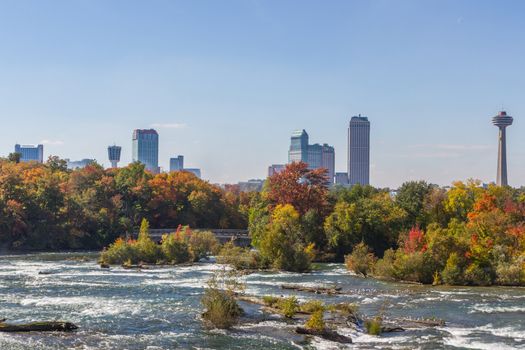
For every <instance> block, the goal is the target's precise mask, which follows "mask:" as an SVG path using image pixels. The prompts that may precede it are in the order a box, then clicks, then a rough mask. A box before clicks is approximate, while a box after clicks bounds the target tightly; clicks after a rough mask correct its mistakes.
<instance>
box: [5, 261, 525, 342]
mask: <svg viewBox="0 0 525 350" xmlns="http://www.w3.org/2000/svg"><path fill="white" fill-rule="evenodd" d="M84 255H86V254H75V253H68V254H59V253H51V254H31V255H25V256H23V255H16V256H13V255H10V256H8V257H6V256H0V265H1V266H2V269H1V270H0V316H2V317H7V318H9V320H11V321H17V322H30V321H32V320H36V319H46V320H52V319H66V318H67V319H68V321H71V322H73V323H75V324H77V325H78V326H79V327H80V329H79V330H78V331H76V332H74V333H72V334H67V335H60V336H57V335H49V334H25V335H17V334H2V335H0V348H2V349H54V348H88V347H91V348H105V349H120V348H123V347H125V348H128V349H144V348H146V347H147V346H152V347H154V348H156V349H157V348H158V349H171V348H176V347H181V348H191V347H201V348H223V349H245V348H254V349H292V348H297V346H299V347H302V348H305V349H315V348H319V349H320V348H323V349H324V348H337V346H339V345H337V344H335V343H332V342H327V341H324V340H320V339H318V338H314V339H313V341H312V342H311V343H304V337H303V336H299V335H294V336H291V334H292V332H293V330H294V326H293V325H289V324H287V323H286V322H282V321H280V320H278V319H276V318H274V317H268V318H267V319H265V320H262V317H264V315H262V314H260V313H258V312H257V311H255V310H256V309H257V308H256V307H254V306H250V305H249V304H243V305H242V306H243V308H244V309H245V310H246V311H247V322H243V323H242V324H241V325H240V326H238V327H234V329H233V330H231V331H226V332H225V331H217V330H208V329H206V328H204V327H203V325H202V322H201V320H200V313H201V312H202V306H201V305H200V297H201V295H202V293H203V290H204V287H205V285H206V280H207V279H208V278H209V277H210V276H211V274H212V273H213V271H215V270H217V269H220V268H221V266H218V265H215V264H196V265H193V266H185V267H177V266H176V267H167V268H161V267H159V268H155V267H153V268H150V269H148V270H143V271H135V270H126V269H123V268H121V267H112V268H111V269H110V270H106V269H100V267H99V266H98V265H97V263H96V256H97V254H96V253H91V254H87V256H88V257H89V258H90V259H91V260H89V261H77V260H76V259H75V257H78V256H84ZM40 271H47V272H49V274H39V272H40ZM242 278H243V280H244V281H245V282H246V286H247V290H246V293H248V294H253V295H259V296H262V295H276V296H280V295H284V296H287V295H294V294H295V295H297V296H298V298H299V299H300V300H302V301H306V300H312V299H320V300H322V301H324V302H326V303H336V302H351V303H356V304H358V305H359V306H360V310H361V312H362V313H363V314H364V315H367V316H373V315H376V314H377V313H378V312H379V311H380V310H381V309H384V310H385V314H386V315H387V316H389V317H392V318H405V317H408V318H432V317H435V318H439V319H443V320H445V321H446V326H445V327H438V328H433V329H408V330H407V331H405V332H401V333H392V334H385V335H382V336H380V337H374V336H370V335H365V334H364V333H362V332H356V331H355V330H353V329H351V328H348V329H343V331H342V332H343V334H344V335H348V336H350V337H352V339H353V342H354V344H353V345H351V348H352V349H369V348H372V347H374V346H375V347H381V348H389V347H406V348H414V347H416V346H423V347H427V348H454V347H471V348H491V349H495V348H498V349H505V348H507V349H512V348H519V347H523V346H525V320H524V319H523V317H522V316H523V313H524V312H525V307H524V306H523V305H524V304H525V292H524V290H523V289H522V288H512V287H445V286H439V287H428V286H417V285H405V284H399V283H391V282H384V281H377V280H374V279H363V278H359V277H354V276H352V275H350V274H349V273H348V272H347V271H346V269H345V268H344V266H343V265H342V264H321V265H316V266H315V269H314V271H313V272H312V273H308V274H297V273H281V272H256V273H252V274H249V275H246V276H243V277H242ZM282 284H293V285H302V286H310V287H315V286H319V285H335V286H338V287H341V289H342V290H343V291H345V293H344V294H341V295H339V294H336V295H318V294H313V293H308V292H297V291H290V290H283V289H281V288H280V285H282Z"/></svg>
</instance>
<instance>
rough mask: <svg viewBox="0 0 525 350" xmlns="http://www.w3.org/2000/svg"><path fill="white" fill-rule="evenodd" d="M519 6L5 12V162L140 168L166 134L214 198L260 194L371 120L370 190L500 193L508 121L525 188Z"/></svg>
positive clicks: (178, 6) (205, 6) (296, 4)
mask: <svg viewBox="0 0 525 350" xmlns="http://www.w3.org/2000/svg"><path fill="white" fill-rule="evenodd" d="M524 14H525V3H524V2H521V1H499V2H498V1H485V2H479V1H461V2H457V1H435V2H431V1H427V2H420V1H396V2H393V1H330V2H321V1H282V0H280V1H255V0H253V1H242V0H239V1H234V0H231V1H220V2H219V1H155V2H138V1H101V0H100V1H99V0H90V1H74V2H71V1H65V0H64V1H49V2H42V1H36V0H35V1H29V0H28V1H0V120H1V121H2V123H1V125H2V128H1V137H0V155H1V156H6V155H7V154H8V153H10V152H13V150H14V145H15V143H22V144H37V143H44V144H45V157H46V158H47V156H49V155H50V154H56V155H59V156H60V157H62V158H70V159H72V160H77V159H81V158H95V159H97V160H98V161H99V162H100V163H102V164H104V165H106V166H108V165H109V161H108V159H107V146H108V145H112V144H114V143H115V144H117V145H120V146H122V158H121V159H122V160H121V162H120V163H119V165H120V166H123V165H125V164H127V163H128V162H130V161H131V135H132V132H133V129H137V128H155V129H156V130H157V131H158V132H159V151H160V152H159V163H160V165H161V166H162V167H163V168H164V169H169V158H170V157H175V156H176V155H178V154H182V155H184V157H185V159H184V160H185V166H187V167H196V168H201V169H202V173H203V178H205V179H209V180H210V181H211V182H219V183H232V182H237V181H243V180H247V179H250V178H264V177H265V176H266V172H267V167H268V165H270V164H276V163H285V162H286V160H287V152H288V147H289V142H290V135H291V133H292V132H293V131H294V130H296V129H305V130H306V131H307V132H308V134H309V135H310V140H311V143H328V144H330V145H332V146H334V147H335V156H336V170H337V171H345V169H346V159H347V144H346V142H347V138H346V135H347V134H346V133H347V127H348V122H349V120H350V117H352V116H354V115H357V114H359V113H360V114H362V115H363V116H367V117H368V118H369V120H370V122H371V164H372V166H371V170H370V181H371V184H372V185H374V186H379V187H384V186H389V187H397V186H399V185H400V184H401V183H402V182H404V181H407V180H417V179H424V180H427V181H429V182H432V183H437V184H440V185H448V184H450V183H451V181H453V180H465V179H467V178H471V177H473V178H479V179H481V180H482V181H484V182H492V181H495V179H496V159H497V135H498V131H497V128H496V127H494V126H493V125H492V123H491V118H492V117H493V116H495V115H496V114H497V113H498V112H499V111H500V110H501V109H504V110H506V111H507V112H508V114H509V115H511V116H513V117H514V124H513V125H512V126H510V127H509V129H508V131H507V152H508V174H509V184H510V185H512V186H521V185H524V181H523V179H524V178H525V161H524V159H525V138H524V137H523V135H524V132H525V126H524V125H523V123H522V122H521V120H522V118H524V117H525V100H524V98H523V94H524V91H525V69H524V68H523V61H524V56H525V38H524V36H525V23H524V22H523V16H524Z"/></svg>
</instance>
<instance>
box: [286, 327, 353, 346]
mask: <svg viewBox="0 0 525 350" xmlns="http://www.w3.org/2000/svg"><path fill="white" fill-rule="evenodd" d="M295 332H296V333H299V334H308V335H315V336H317V337H321V338H323V339H326V340H330V341H333V342H337V343H342V344H351V343H352V338H350V337H347V336H345V335H342V334H339V333H337V332H335V331H332V330H329V329H324V330H322V331H319V330H314V329H308V328H304V327H297V328H296V329H295Z"/></svg>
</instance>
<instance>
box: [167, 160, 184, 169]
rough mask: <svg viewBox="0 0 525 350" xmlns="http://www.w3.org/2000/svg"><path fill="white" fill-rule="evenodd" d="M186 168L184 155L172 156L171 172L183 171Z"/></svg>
mask: <svg viewBox="0 0 525 350" xmlns="http://www.w3.org/2000/svg"><path fill="white" fill-rule="evenodd" d="M183 169H184V156H177V157H175V158H170V172H172V171H181V170H183Z"/></svg>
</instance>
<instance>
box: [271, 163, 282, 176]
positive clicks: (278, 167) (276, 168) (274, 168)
mask: <svg viewBox="0 0 525 350" xmlns="http://www.w3.org/2000/svg"><path fill="white" fill-rule="evenodd" d="M285 168H286V165H285V164H272V165H270V166H269V167H268V176H272V175H274V174H278V173H280V172H281V171H283V170H284V169H285Z"/></svg>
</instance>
